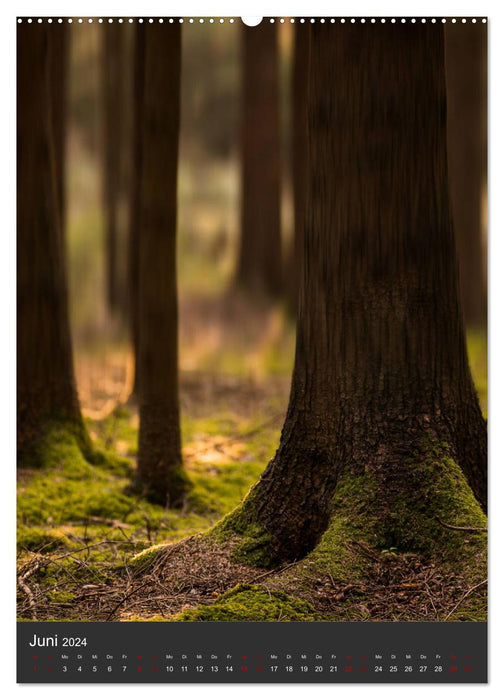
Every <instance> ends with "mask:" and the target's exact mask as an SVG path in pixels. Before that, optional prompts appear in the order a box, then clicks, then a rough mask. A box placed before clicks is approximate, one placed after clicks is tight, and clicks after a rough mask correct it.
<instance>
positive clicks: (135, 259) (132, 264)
mask: <svg viewBox="0 0 504 700" xmlns="http://www.w3.org/2000/svg"><path fill="white" fill-rule="evenodd" d="M144 81H145V27H144V25H143V24H137V25H136V27H135V34H134V39H133V100H134V103H133V124H132V161H133V162H132V168H131V195H130V221H129V240H128V293H129V322H130V333H131V340H132V344H133V353H134V362H135V378H134V384H133V392H132V393H133V395H134V396H137V395H138V368H137V364H138V355H139V331H138V324H139V311H138V293H139V289H138V278H139V273H140V221H141V219H140V216H141V214H140V188H141V172H142V108H143V100H144Z"/></svg>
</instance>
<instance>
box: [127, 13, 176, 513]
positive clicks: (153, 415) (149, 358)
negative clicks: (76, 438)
mask: <svg viewBox="0 0 504 700" xmlns="http://www.w3.org/2000/svg"><path fill="white" fill-rule="evenodd" d="M145 32H146V35H145V72H144V81H145V82H144V103H143V110H142V114H143V129H142V150H143V152H142V169H141V190H140V191H141V205H140V206H141V209H140V211H141V215H140V218H141V221H140V226H141V235H140V276H139V314H138V319H139V350H140V353H139V365H138V369H139V405H140V434H139V448H138V479H137V481H138V484H139V486H141V487H142V489H143V490H144V491H145V492H146V496H147V497H148V498H149V499H150V500H152V501H154V502H157V503H160V504H162V505H166V504H167V505H169V506H171V507H177V506H180V505H181V504H182V503H183V499H184V495H185V493H186V491H187V488H188V480H187V477H186V476H185V473H184V471H183V468H182V457H181V441H180V419H179V399H178V347H177V344H178V340H177V335H178V332H177V282H176V226H177V162H178V136H179V120H180V68H181V28H180V25H179V24H178V23H176V24H173V25H170V24H162V25H158V24H156V25H153V26H149V27H146V29H145Z"/></svg>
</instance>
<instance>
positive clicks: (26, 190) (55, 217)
mask: <svg viewBox="0 0 504 700" xmlns="http://www.w3.org/2000/svg"><path fill="white" fill-rule="evenodd" d="M17 31H18V42H17V314H18V316H17V433H18V450H21V449H22V448H23V447H24V446H25V445H27V444H28V443H30V442H31V441H32V440H34V439H36V438H37V436H38V435H39V434H40V433H41V431H42V429H43V427H44V423H45V422H46V421H47V420H49V419H62V420H65V421H70V422H73V423H75V424H76V425H82V420H81V415H80V410H79V404H78V400H77V392H76V388H75V380H74V371H73V360H72V345H71V339H70V327H69V320H68V299H67V283H66V274H65V261H64V252H63V246H62V233H61V219H60V213H59V207H58V195H57V192H58V189H59V187H60V182H59V180H60V179H61V174H60V173H57V172H56V164H55V161H56V159H55V149H54V139H53V121H52V118H51V114H52V106H51V105H52V100H53V91H54V84H50V75H52V74H51V65H50V63H51V52H50V48H49V40H48V31H47V25H46V24H41V25H39V24H35V23H33V24H28V23H26V22H23V23H22V24H19V25H18V29H17Z"/></svg>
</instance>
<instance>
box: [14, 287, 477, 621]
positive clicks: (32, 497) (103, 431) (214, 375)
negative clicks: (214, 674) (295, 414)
mask: <svg viewBox="0 0 504 700" xmlns="http://www.w3.org/2000/svg"><path fill="white" fill-rule="evenodd" d="M243 304H244V302H243V300H241V299H240V298H239V297H235V298H233V299H228V300H227V302H226V303H224V304H222V303H221V301H220V300H218V299H213V300H212V299H208V298H207V299H206V301H203V300H201V299H198V298H194V299H186V300H184V301H183V302H182V304H181V312H180V318H181V338H180V348H181V350H180V366H181V372H180V396H181V413H182V440H183V456H184V464H185V467H186V469H187V471H188V474H189V476H190V478H191V481H192V483H193V489H192V491H191V493H190V495H189V496H188V498H187V501H186V503H185V505H184V507H183V508H182V509H181V510H180V511H175V510H169V509H163V508H161V507H159V506H154V505H151V504H149V503H147V502H146V501H145V500H144V499H142V498H141V497H138V496H132V495H128V494H127V493H126V492H125V490H126V487H127V486H128V484H129V483H130V481H131V477H132V474H133V473H134V469H135V457H136V449H137V448H136V445H137V434H138V412H137V409H136V406H135V405H134V404H133V403H132V402H126V403H125V402H124V401H125V400H126V399H127V395H128V387H129V383H130V378H131V356H130V353H129V350H128V349H127V347H126V345H125V344H122V343H115V344H114V345H113V346H110V347H108V348H106V350H105V349H103V348H96V347H87V348H86V349H85V350H79V351H78V352H77V355H76V372H77V380H78V387H79V394H80V399H81V403H82V407H83V412H84V415H85V416H86V423H87V427H88V431H89V433H90V435H91V437H92V439H93V443H94V445H95V446H96V447H97V448H98V449H101V450H104V451H108V452H110V453H114V454H115V455H118V456H119V457H120V459H114V460H112V462H111V463H110V464H102V465H97V464H94V465H93V464H89V463H88V462H86V461H85V459H84V458H83V457H82V455H81V454H80V452H79V451H78V450H76V449H75V448H74V447H72V445H71V444H70V443H68V444H67V441H66V439H65V436H64V435H61V436H60V438H61V439H60V445H59V447H58V449H57V450H55V452H54V459H53V460H52V462H51V463H49V464H48V465H47V466H46V467H44V469H42V470H41V469H37V470H35V469H30V468H26V469H24V470H22V471H21V472H20V474H19V478H18V584H19V585H18V593H19V596H18V617H19V619H37V620H139V619H142V620H143V619H149V620H163V619H169V618H172V617H173V616H177V615H178V616H179V619H180V618H181V619H270V620H276V619H279V620H288V619H327V620H338V619H339V620H349V619H352V620H370V619H372V620H400V619H402V620H443V619H450V620H461V619H463V620H471V619H484V617H485V614H486V611H485V602H484V593H485V590H484V589H485V584H486V581H485V580H484V576H485V575H486V574H484V573H483V574H482V573H481V572H484V571H485V565H484V563H483V562H482V563H481V567H480V569H479V571H478V575H477V577H476V579H474V580H468V579H467V577H466V576H465V575H464V572H463V571H460V572H457V571H453V570H452V569H450V570H448V569H447V568H446V567H444V566H443V563H442V562H440V561H436V560H435V559H433V558H426V557H425V556H422V555H419V554H414V553H403V552H398V551H395V548H394V547H391V548H386V549H376V548H373V547H372V546H369V543H367V542H366V541H364V540H363V539H361V538H359V537H355V538H352V537H349V538H348V539H347V540H346V541H345V542H344V554H342V561H343V560H344V563H345V566H344V567H343V569H342V568H341V567H340V568H333V567H331V566H327V565H326V563H325V560H324V559H323V557H322V558H320V556H318V557H317V556H316V555H314V556H311V555H308V556H307V557H305V559H303V560H302V561H300V562H295V563H293V564H290V565H288V566H285V567H280V568H279V569H275V570H268V569H264V568H257V567H255V566H250V565H248V564H243V563H240V562H238V561H235V560H234V559H233V556H232V555H230V551H231V550H230V544H229V543H225V542H217V541H216V540H211V539H210V540H209V539H208V538H205V537H204V536H203V537H202V536H201V533H204V532H205V531H207V530H208V528H209V527H211V526H212V525H214V524H215V523H217V522H218V521H219V520H221V519H222V517H223V516H225V515H226V514H227V513H229V512H230V511H231V510H232V509H233V508H234V507H236V506H237V505H238V504H239V503H240V501H241V500H242V499H243V497H244V496H245V495H246V493H247V491H248V489H249V488H250V486H251V485H252V484H253V483H254V482H255V481H256V480H257V479H258V477H259V476H260V474H261V473H262V471H263V470H264V468H265V467H266V465H267V463H268V461H269V460H270V459H271V458H272V457H273V455H274V453H275V450H276V448H277V446H278V442H279V437H280V431H281V428H282V425H283V420H284V415H285V410H286V407H287V403H288V397H289V390H290V373H291V369H292V363H293V349H294V335H295V331H294V327H293V323H292V322H291V321H289V320H288V319H287V317H286V315H285V314H284V313H283V311H282V309H279V308H276V307H275V308H273V309H272V308H267V307H259V308H257V309H256V310H255V311H254V312H252V311H251V310H250V309H249V308H247V310H246V312H245V309H244V306H243ZM468 348H469V355H470V362H471V367H472V371H473V376H474V378H475V384H476V387H477V390H478V393H479V396H480V401H481V404H482V408H483V411H484V413H485V415H486V400H487V399H486V390H487V384H486V336H485V334H484V333H483V332H481V331H476V330H474V331H471V332H470V333H469V334H468ZM55 438H56V439H58V436H57V435H56V436H55ZM461 537H464V538H467V541H469V539H470V538H471V537H472V534H471V533H470V532H464V533H462V534H461ZM166 544H168V545H169V546H168V547H160V548H159V550H157V556H155V557H153V556H143V557H142V556H140V557H136V559H135V558H134V557H135V555H138V554H139V553H140V552H143V551H144V550H145V549H146V548H148V547H152V546H153V545H166ZM354 565H355V566H356V567H358V570H359V575H358V576H355V577H353V578H352V577H348V576H346V575H345V571H344V569H347V570H350V569H351V568H352V566H354ZM230 591H231V593H230ZM209 611H211V612H209Z"/></svg>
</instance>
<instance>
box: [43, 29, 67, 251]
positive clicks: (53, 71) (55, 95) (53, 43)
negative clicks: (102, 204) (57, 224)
mask: <svg viewBox="0 0 504 700" xmlns="http://www.w3.org/2000/svg"><path fill="white" fill-rule="evenodd" d="M47 31H48V36H49V54H50V60H49V66H50V68H49V73H50V89H51V114H52V123H53V139H54V156H55V162H56V172H57V173H58V178H57V196H58V207H59V212H60V220H61V232H62V236H63V242H64V240H65V224H66V197H65V187H66V137H67V83H68V63H69V55H70V27H69V26H68V25H67V24H65V23H63V24H58V23H53V24H51V25H48V27H47Z"/></svg>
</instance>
